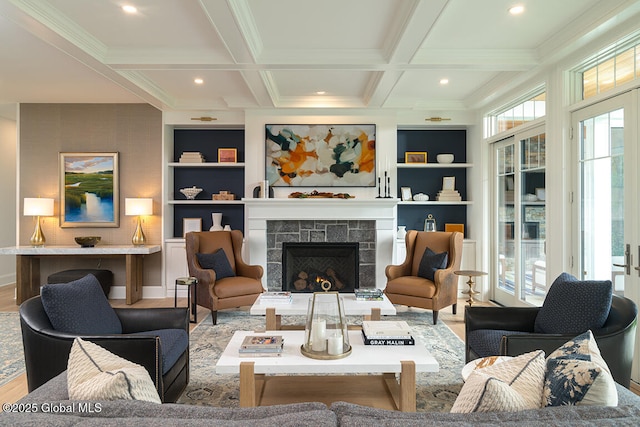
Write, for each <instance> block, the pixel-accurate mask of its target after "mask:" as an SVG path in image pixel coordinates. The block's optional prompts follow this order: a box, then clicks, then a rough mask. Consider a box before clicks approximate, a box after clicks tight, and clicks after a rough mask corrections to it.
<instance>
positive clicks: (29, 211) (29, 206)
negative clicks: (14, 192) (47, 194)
mask: <svg viewBox="0 0 640 427" xmlns="http://www.w3.org/2000/svg"><path fill="white" fill-rule="evenodd" d="M24 215H25V216H35V217H36V228H35V230H33V235H32V236H31V239H29V243H31V246H33V247H39V246H44V242H45V238H44V234H43V233H42V228H41V227H40V217H41V216H53V199H46V198H39V197H37V198H36V197H25V198H24Z"/></svg>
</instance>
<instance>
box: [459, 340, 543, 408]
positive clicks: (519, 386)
mask: <svg viewBox="0 0 640 427" xmlns="http://www.w3.org/2000/svg"><path fill="white" fill-rule="evenodd" d="M544 370H545V364H544V351H542V350H538V351H534V352H531V353H526V354H523V355H521V356H518V357H514V358H513V359H510V360H506V361H504V362H502V363H498V364H494V365H491V366H488V367H486V368H482V369H476V370H475V371H473V372H472V373H471V375H469V378H467V381H466V382H465V383H464V385H463V386H462V390H460V394H459V395H458V398H457V399H456V401H455V402H454V404H453V407H452V408H451V412H461V413H469V412H494V411H522V410H525V409H537V408H540V407H541V406H542V388H543V383H544Z"/></svg>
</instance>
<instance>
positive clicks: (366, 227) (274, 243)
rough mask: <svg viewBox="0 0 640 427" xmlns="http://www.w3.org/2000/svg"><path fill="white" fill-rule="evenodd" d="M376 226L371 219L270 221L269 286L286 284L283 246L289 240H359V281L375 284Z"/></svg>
mask: <svg viewBox="0 0 640 427" xmlns="http://www.w3.org/2000/svg"><path fill="white" fill-rule="evenodd" d="M375 226H376V225H375V221H370V220H363V221H356V220H352V221H347V220H297V219H292V220H270V221H267V272H266V285H267V289H269V290H278V291H279V290H284V288H285V287H286V286H284V282H283V278H284V276H283V273H284V270H283V254H284V252H283V246H284V245H285V244H287V243H326V244H329V243H336V244H341V243H353V242H355V243H358V244H359V245H358V246H359V251H358V253H359V254H358V258H357V259H356V261H357V262H358V271H359V275H358V277H357V280H356V283H360V286H362V287H375V280H374V277H375V267H376V232H375ZM263 283H264V280H263ZM354 286H355V285H354Z"/></svg>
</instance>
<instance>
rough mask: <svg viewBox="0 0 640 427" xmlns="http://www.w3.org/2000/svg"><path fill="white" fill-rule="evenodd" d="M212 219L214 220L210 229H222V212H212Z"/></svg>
mask: <svg viewBox="0 0 640 427" xmlns="http://www.w3.org/2000/svg"><path fill="white" fill-rule="evenodd" d="M211 220H212V221H213V225H212V226H211V228H210V229H209V231H220V230H222V229H223V228H222V212H212V213H211Z"/></svg>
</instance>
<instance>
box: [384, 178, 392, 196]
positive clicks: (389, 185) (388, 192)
mask: <svg viewBox="0 0 640 427" xmlns="http://www.w3.org/2000/svg"><path fill="white" fill-rule="evenodd" d="M386 189H387V191H386V195H385V197H386V198H387V199H390V198H391V177H390V176H389V177H387V185H386Z"/></svg>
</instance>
